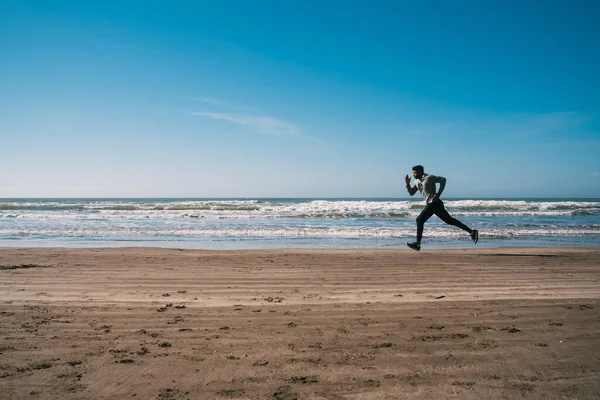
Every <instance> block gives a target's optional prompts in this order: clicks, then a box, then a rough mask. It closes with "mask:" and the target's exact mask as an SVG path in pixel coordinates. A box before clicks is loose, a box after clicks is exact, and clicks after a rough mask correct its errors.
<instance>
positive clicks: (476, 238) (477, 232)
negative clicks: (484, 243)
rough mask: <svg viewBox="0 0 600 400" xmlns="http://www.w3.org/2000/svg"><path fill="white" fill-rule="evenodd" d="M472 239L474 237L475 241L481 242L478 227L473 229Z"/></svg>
mask: <svg viewBox="0 0 600 400" xmlns="http://www.w3.org/2000/svg"><path fill="white" fill-rule="evenodd" d="M471 239H473V243H475V244H477V242H479V231H478V230H477V229H473V232H472V233H471Z"/></svg>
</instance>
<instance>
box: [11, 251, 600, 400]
mask: <svg viewBox="0 0 600 400" xmlns="http://www.w3.org/2000/svg"><path fill="white" fill-rule="evenodd" d="M599 265H600V248H596V247H591V248H581V247H527V248H525V247H506V248H491V249H490V248H485V249H482V248H473V249H448V250H435V249H432V250H422V251H421V252H419V253H417V252H414V251H411V250H408V249H406V250H404V249H403V250H396V249H386V250H383V249H304V248H300V249H270V250H260V249H259V250H187V249H169V248H155V247H150V248H147V247H146V248H143V247H124V248H42V247H36V248H13V247H2V248H0V267H2V268H0V293H1V297H0V331H1V333H2V335H0V355H1V359H2V361H1V362H0V386H2V391H1V393H0V398H6V399H8V398H10V399H21V398H32V396H34V398H36V397H37V398H44V399H79V398H87V399H100V398H101V397H104V398H125V397H127V398H173V399H186V398H190V399H194V398H239V399H264V398H273V399H304V398H309V399H326V398H327V399H329V398H349V399H366V398H368V399H371V398H375V399H377V398H380V399H394V398H406V397H407V396H408V397H411V398H449V397H460V398H593V397H595V396H596V395H597V394H598V393H600V384H599V383H598V380H597V374H598V371H599V370H600V357H598V356H597V350H596V349H597V348H599V347H600V268H598V266H599Z"/></svg>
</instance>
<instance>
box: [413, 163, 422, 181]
mask: <svg viewBox="0 0 600 400" xmlns="http://www.w3.org/2000/svg"><path fill="white" fill-rule="evenodd" d="M412 171H413V176H414V177H415V179H421V178H422V177H423V174H424V173H425V170H424V168H423V166H422V165H415V166H414V167H412Z"/></svg>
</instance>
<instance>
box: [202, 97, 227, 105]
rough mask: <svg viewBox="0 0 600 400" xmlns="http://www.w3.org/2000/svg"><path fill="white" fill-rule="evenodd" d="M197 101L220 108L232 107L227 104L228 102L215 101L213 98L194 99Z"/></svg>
mask: <svg viewBox="0 0 600 400" xmlns="http://www.w3.org/2000/svg"><path fill="white" fill-rule="evenodd" d="M194 99H195V100H200V101H202V102H204V103H207V104H211V105H213V106H218V107H232V104H231V103H229V102H227V101H223V100H220V99H215V98H213V97H194Z"/></svg>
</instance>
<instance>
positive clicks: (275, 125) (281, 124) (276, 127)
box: [191, 112, 323, 144]
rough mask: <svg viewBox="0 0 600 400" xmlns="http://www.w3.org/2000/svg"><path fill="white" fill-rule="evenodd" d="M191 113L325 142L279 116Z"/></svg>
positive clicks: (275, 134) (277, 133)
mask: <svg viewBox="0 0 600 400" xmlns="http://www.w3.org/2000/svg"><path fill="white" fill-rule="evenodd" d="M191 115H195V116H198V117H205V118H211V119H218V120H223V121H229V122H232V123H234V124H238V125H242V126H246V127H249V128H252V129H253V130H254V131H255V132H258V133H263V134H266V135H273V136H278V137H290V136H294V137H301V138H305V139H310V140H312V141H315V142H317V143H321V144H322V143H323V141H321V140H320V139H317V138H315V137H312V136H309V135H305V134H304V133H302V131H301V129H300V128H299V127H297V126H295V125H294V124H292V123H291V122H288V121H285V120H282V119H278V118H273V117H264V116H253V115H245V114H231V113H215V112H193V113H191Z"/></svg>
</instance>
